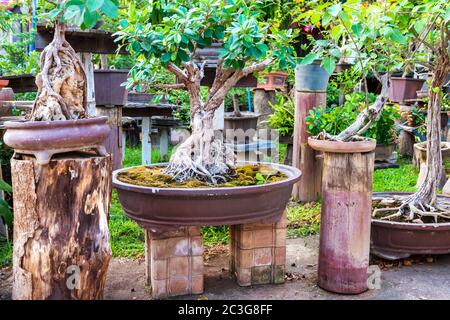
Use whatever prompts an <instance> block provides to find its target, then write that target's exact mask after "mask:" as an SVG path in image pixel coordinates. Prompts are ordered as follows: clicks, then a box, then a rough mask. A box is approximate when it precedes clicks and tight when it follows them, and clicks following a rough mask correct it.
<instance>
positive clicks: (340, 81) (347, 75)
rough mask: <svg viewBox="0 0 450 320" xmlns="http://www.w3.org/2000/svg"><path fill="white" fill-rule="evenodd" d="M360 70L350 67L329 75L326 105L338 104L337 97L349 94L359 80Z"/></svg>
mask: <svg viewBox="0 0 450 320" xmlns="http://www.w3.org/2000/svg"><path fill="white" fill-rule="evenodd" d="M360 76H361V71H360V70H356V69H355V68H354V67H350V68H349V69H346V70H344V71H342V72H339V73H337V74H334V75H332V76H331V77H330V81H329V82H328V87H327V106H330V107H333V106H337V105H338V104H339V97H340V96H341V95H343V96H344V97H345V95H347V94H351V93H352V92H354V91H355V87H356V86H357V84H358V83H359V81H360Z"/></svg>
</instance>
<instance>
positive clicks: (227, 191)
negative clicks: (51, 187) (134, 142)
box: [112, 161, 302, 196]
mask: <svg viewBox="0 0 450 320" xmlns="http://www.w3.org/2000/svg"><path fill="white" fill-rule="evenodd" d="M245 164H260V165H270V166H272V167H273V166H278V167H280V169H281V170H280V171H282V172H283V173H284V174H286V175H287V176H288V177H287V179H285V180H281V181H276V182H271V183H267V184H262V185H252V186H237V187H215V188H214V187H207V188H159V187H146V186H139V185H134V184H130V183H125V182H122V181H120V180H119V179H117V175H118V174H119V173H120V172H122V171H126V170H128V169H131V168H137V167H142V166H143V165H139V166H133V167H128V168H121V169H118V170H115V171H113V174H112V181H113V186H114V187H116V188H119V189H124V190H128V191H136V192H139V193H154V194H160V195H166V196H176V195H183V196H186V195H191V196H195V195H197V196H205V195H210V196H215V195H231V194H236V193H243V192H246V191H249V192H261V191H270V190H273V189H278V188H283V187H285V186H287V185H290V184H294V183H296V182H297V181H298V180H299V179H300V177H301V175H302V173H301V171H300V170H299V169H297V168H295V167H292V166H287V165H284V164H277V163H270V162H255V161H253V162H252V161H242V162H237V165H245ZM166 165H167V163H155V164H150V165H147V166H152V167H153V166H155V167H162V166H166Z"/></svg>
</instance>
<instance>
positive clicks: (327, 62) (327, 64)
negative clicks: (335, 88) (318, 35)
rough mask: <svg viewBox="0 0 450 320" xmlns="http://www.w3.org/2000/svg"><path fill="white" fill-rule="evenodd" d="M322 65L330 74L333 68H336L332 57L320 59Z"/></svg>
mask: <svg viewBox="0 0 450 320" xmlns="http://www.w3.org/2000/svg"><path fill="white" fill-rule="evenodd" d="M322 67H324V69H325V70H327V72H328V74H330V75H331V74H332V73H333V72H334V69H336V60H334V59H333V58H329V57H325V58H323V60H322Z"/></svg>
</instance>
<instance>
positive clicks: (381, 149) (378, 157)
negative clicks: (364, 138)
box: [375, 142, 395, 161]
mask: <svg viewBox="0 0 450 320" xmlns="http://www.w3.org/2000/svg"><path fill="white" fill-rule="evenodd" d="M394 150H395V143H393V142H391V143H389V144H388V145H385V144H383V143H377V146H376V148H375V161H387V160H389V159H390V158H391V156H392V153H393V152H394Z"/></svg>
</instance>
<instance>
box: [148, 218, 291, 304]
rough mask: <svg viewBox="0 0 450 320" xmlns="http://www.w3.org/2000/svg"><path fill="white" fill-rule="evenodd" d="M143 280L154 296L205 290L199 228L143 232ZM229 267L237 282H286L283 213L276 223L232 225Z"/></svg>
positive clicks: (255, 283) (155, 297)
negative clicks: (144, 263) (144, 270)
mask: <svg viewBox="0 0 450 320" xmlns="http://www.w3.org/2000/svg"><path fill="white" fill-rule="evenodd" d="M145 247H146V249H145V260H146V279H147V285H148V286H150V287H151V289H152V297H153V298H154V299H161V298H168V297H172V296H179V295H188V294H201V293H203V240H202V236H201V234H200V228H199V227H181V228H179V229H177V230H174V231H167V232H159V233H156V232H152V231H148V230H147V231H146V236H145ZM230 252H231V260H230V272H231V274H232V275H234V276H236V280H237V283H238V284H239V285H240V286H250V285H258V284H268V283H274V284H277V283H284V274H285V263H286V213H284V214H283V217H282V219H281V220H280V221H279V222H278V223H274V224H263V223H251V224H243V225H235V226H230Z"/></svg>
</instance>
